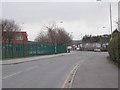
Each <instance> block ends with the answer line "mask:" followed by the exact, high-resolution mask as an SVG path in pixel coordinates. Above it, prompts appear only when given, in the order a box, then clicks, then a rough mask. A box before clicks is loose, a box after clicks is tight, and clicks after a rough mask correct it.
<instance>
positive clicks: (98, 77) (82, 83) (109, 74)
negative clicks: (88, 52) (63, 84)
mask: <svg viewBox="0 0 120 90" xmlns="http://www.w3.org/2000/svg"><path fill="white" fill-rule="evenodd" d="M107 56H108V54H107V53H96V54H95V56H93V57H91V58H88V59H86V60H85V61H84V63H83V64H82V65H81V66H79V68H78V69H77V72H76V75H75V77H74V81H73V83H72V88H118V86H119V85H118V84H119V83H118V79H119V78H118V73H119V68H118V66H117V65H115V64H114V63H113V62H112V61H110V60H108V59H107ZM88 90H89V89H88ZM90 90H91V89H90ZM92 90H96V89H92ZM97 90H99V89H97ZM100 90H104V89H100ZM105 90H106V89H105ZM107 90H111V89H107ZM112 90H118V89H112Z"/></svg>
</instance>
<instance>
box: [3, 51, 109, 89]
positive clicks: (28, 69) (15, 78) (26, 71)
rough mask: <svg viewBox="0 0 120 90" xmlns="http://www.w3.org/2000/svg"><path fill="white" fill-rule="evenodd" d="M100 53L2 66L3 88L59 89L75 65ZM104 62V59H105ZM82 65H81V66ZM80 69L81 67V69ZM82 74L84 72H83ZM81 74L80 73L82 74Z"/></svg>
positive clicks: (80, 53) (81, 53)
mask: <svg viewBox="0 0 120 90" xmlns="http://www.w3.org/2000/svg"><path fill="white" fill-rule="evenodd" d="M103 54H104V56H106V57H107V56H108V54H107V53H102V52H79V51H78V52H77V53H75V54H71V55H65V56H58V57H54V58H49V59H44V60H40V61H32V62H26V63H20V64H14V65H3V66H2V87H3V88H61V87H62V86H63V84H64V82H65V80H66V78H67V77H68V75H69V73H70V72H71V70H72V69H73V68H74V66H75V65H76V63H78V62H80V61H83V62H82V63H83V64H84V63H86V62H87V61H88V60H90V59H96V58H95V57H96V56H98V55H100V57H99V58H101V59H105V57H104V58H103V57H102V55H103ZM105 60H106V59H105ZM81 65H82V64H81ZM81 68H82V67H81ZM83 72H84V71H83ZM83 72H82V73H83Z"/></svg>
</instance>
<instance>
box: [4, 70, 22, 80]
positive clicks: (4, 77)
mask: <svg viewBox="0 0 120 90" xmlns="http://www.w3.org/2000/svg"><path fill="white" fill-rule="evenodd" d="M20 73H22V71H19V72H16V73H13V74H11V75H8V76H5V77H3V78H2V79H6V78H9V77H12V76H15V75H17V74H20Z"/></svg>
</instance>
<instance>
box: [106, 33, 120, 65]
mask: <svg viewBox="0 0 120 90" xmlns="http://www.w3.org/2000/svg"><path fill="white" fill-rule="evenodd" d="M108 53H109V55H110V58H111V59H112V60H113V61H116V62H118V63H120V33H117V34H116V36H115V37H113V38H112V40H111V41H110V42H109V46H108Z"/></svg>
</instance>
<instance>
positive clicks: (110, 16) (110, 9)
mask: <svg viewBox="0 0 120 90" xmlns="http://www.w3.org/2000/svg"><path fill="white" fill-rule="evenodd" d="M97 1H102V0H97ZM109 12H110V14H109V18H110V31H111V40H112V8H111V2H109Z"/></svg>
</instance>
